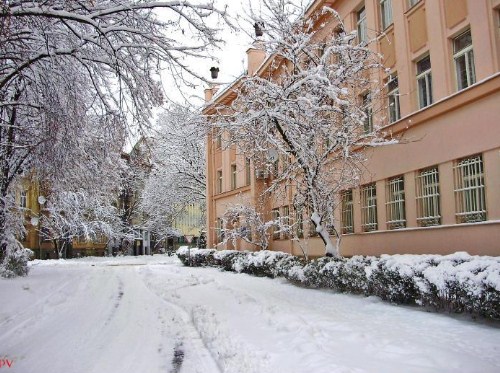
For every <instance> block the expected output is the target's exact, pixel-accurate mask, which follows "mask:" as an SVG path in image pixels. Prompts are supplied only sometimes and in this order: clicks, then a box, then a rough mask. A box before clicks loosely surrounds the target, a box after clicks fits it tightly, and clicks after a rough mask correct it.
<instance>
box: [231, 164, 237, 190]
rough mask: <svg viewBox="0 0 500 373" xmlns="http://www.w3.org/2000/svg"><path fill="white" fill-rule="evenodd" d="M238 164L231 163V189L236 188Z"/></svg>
mask: <svg viewBox="0 0 500 373" xmlns="http://www.w3.org/2000/svg"><path fill="white" fill-rule="evenodd" d="M236 175H237V174H236V165H235V164H232V165H231V190H232V189H236Z"/></svg>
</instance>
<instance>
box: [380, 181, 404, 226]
mask: <svg viewBox="0 0 500 373" xmlns="http://www.w3.org/2000/svg"><path fill="white" fill-rule="evenodd" d="M385 190H386V202H385V206H386V213H387V222H386V223H387V228H389V229H401V228H406V207H405V180H404V177H403V176H396V177H393V178H390V179H388V180H387V183H386V187H385Z"/></svg>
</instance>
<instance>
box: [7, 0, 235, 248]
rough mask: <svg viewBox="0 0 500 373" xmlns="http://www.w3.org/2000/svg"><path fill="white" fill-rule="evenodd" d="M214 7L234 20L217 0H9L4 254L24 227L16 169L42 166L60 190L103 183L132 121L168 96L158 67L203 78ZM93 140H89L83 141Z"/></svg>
mask: <svg viewBox="0 0 500 373" xmlns="http://www.w3.org/2000/svg"><path fill="white" fill-rule="evenodd" d="M157 9H163V13H162V14H161V15H159V14H158V13H157V12H156V11H155V10H157ZM214 17H215V18H218V19H219V20H222V21H223V22H225V21H227V17H226V14H225V13H224V11H220V10H218V9H216V8H215V7H214V6H213V4H212V3H211V2H207V3H205V4H202V3H196V4H195V3H189V2H184V1H170V2H160V1H138V0H134V1H133V0H130V1H125V0H109V1H100V0H98V1H93V0H92V1H91V0H84V1H67V0H44V1H37V0H33V1H21V0H20V1H16V0H12V1H4V2H2V4H1V5H0V252H1V253H3V254H2V255H4V254H5V253H6V252H7V250H8V247H9V246H10V247H12V248H15V247H17V245H15V244H14V241H15V238H14V237H15V235H16V234H19V233H20V230H22V228H15V227H16V226H17V227H19V225H15V224H11V223H9V221H11V220H12V219H11V217H9V216H8V215H9V214H11V213H12V211H14V210H13V205H14V202H13V201H14V198H13V195H14V189H15V188H14V186H15V184H16V183H17V182H18V179H19V178H20V177H22V176H26V175H27V174H28V172H29V171H31V170H33V169H35V170H36V171H37V177H43V178H44V179H46V180H49V184H50V187H51V188H53V189H59V190H61V192H62V193H66V192H72V193H80V189H81V188H84V189H86V188H90V189H92V187H90V183H94V182H97V185H99V184H101V183H102V181H101V180H99V176H101V177H102V176H103V175H105V174H107V173H108V172H109V170H110V168H113V167H115V166H116V164H118V163H119V159H120V155H119V152H118V151H116V150H117V149H121V147H122V146H123V144H124V139H125V137H126V133H127V131H128V130H129V129H130V126H131V124H133V125H135V126H138V127H139V128H144V127H145V126H147V125H148V124H149V119H150V117H151V112H152V109H153V107H155V106H159V105H160V104H161V103H162V102H163V100H164V96H165V95H164V91H163V89H162V86H161V80H160V73H161V72H162V71H163V70H167V72H168V73H169V74H170V75H171V76H172V77H174V78H175V79H180V80H182V79H184V77H185V76H187V75H189V76H194V77H197V78H200V79H201V77H200V76H199V75H198V74H197V73H196V71H193V70H191V69H190V68H189V65H188V64H187V62H186V60H187V59H189V58H196V57H203V56H206V53H207V50H208V49H210V48H212V47H213V46H216V45H218V44H219V43H220V42H221V39H220V38H219V36H218V33H217V31H218V29H217V26H210V24H213V25H215V22H212V20H214ZM87 141H88V144H89V145H90V148H85V147H84V148H82V146H84V145H83V142H87ZM110 147H111V148H112V149H109V148H110ZM105 164H106V165H108V166H109V167H110V168H107V169H105V168H104V167H103V166H104V165H105ZM97 171H99V173H97V174H95V172H97ZM111 179H112V178H110V179H109V180H111ZM106 183H107V181H106ZM111 189H112V188H111ZM111 189H105V190H111ZM90 195H91V194H90ZM90 195H89V196H90ZM57 200H58V201H60V199H57ZM55 211H57V209H56V210H54V212H55Z"/></svg>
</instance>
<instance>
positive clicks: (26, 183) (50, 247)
mask: <svg viewBox="0 0 500 373" xmlns="http://www.w3.org/2000/svg"><path fill="white" fill-rule="evenodd" d="M40 189H41V188H40V184H39V183H38V182H37V181H34V180H31V179H30V178H26V179H24V180H23V181H22V182H21V183H20V186H19V187H18V189H17V191H16V203H17V205H18V206H19V208H20V209H21V210H22V211H23V214H24V227H25V230H26V234H25V235H24V236H22V237H19V241H20V242H21V244H22V245H23V246H24V247H25V248H28V249H31V250H33V252H34V255H35V258H37V259H57V257H58V255H57V253H56V251H55V246H54V243H53V242H52V241H51V240H45V239H43V234H41V232H40V229H41V228H40V227H39V221H40V219H39V217H40V215H41V214H43V213H44V211H43V206H44V202H45V201H44V198H40V196H41V195H43V193H40ZM42 230H43V228H42ZM106 246H107V239H106V237H100V238H99V239H97V240H94V241H89V240H85V239H79V238H77V239H72V240H71V243H70V245H69V249H68V251H67V253H66V256H67V257H68V258H71V257H81V256H104V254H105V250H106Z"/></svg>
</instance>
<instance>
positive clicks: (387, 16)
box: [380, 0, 392, 30]
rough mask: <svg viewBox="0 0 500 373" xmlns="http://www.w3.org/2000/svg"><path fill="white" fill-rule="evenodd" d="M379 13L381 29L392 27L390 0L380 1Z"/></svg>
mask: <svg viewBox="0 0 500 373" xmlns="http://www.w3.org/2000/svg"><path fill="white" fill-rule="evenodd" d="M380 13H381V15H382V29H383V30H385V29H386V28H387V27H389V26H390V25H392V0H380Z"/></svg>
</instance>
